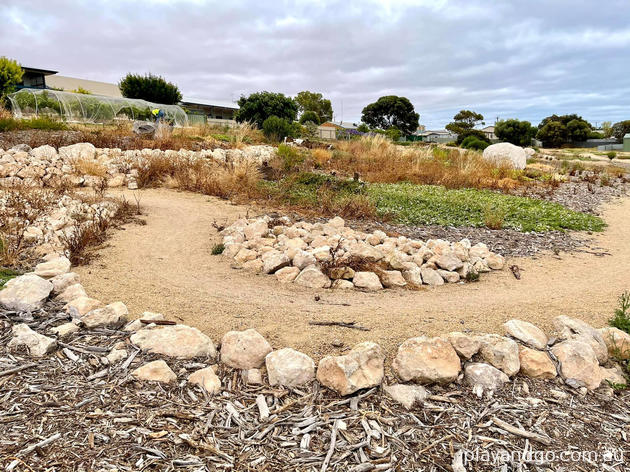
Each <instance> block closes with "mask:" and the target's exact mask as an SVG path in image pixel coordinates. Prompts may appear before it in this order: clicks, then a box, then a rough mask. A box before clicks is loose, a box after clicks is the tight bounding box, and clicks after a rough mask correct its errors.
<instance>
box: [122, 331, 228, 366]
mask: <svg viewBox="0 0 630 472" xmlns="http://www.w3.org/2000/svg"><path fill="white" fill-rule="evenodd" d="M130 339H131V342H132V343H133V344H135V345H136V346H138V347H139V348H140V349H142V350H143V351H146V352H153V353H156V354H162V355H164V356H169V357H177V358H182V359H191V358H193V357H211V358H214V357H216V349H215V347H214V343H213V342H212V339H210V338H209V337H208V336H206V335H205V334H203V333H202V332H201V331H199V330H198V329H197V328H192V327H190V326H186V325H173V326H155V327H154V328H145V329H141V330H139V331H137V332H136V333H134V334H132V335H131V338H130Z"/></svg>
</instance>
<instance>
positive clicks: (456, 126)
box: [446, 110, 490, 144]
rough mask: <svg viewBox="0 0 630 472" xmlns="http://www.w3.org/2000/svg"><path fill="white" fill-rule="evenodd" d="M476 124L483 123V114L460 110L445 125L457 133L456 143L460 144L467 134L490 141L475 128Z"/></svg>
mask: <svg viewBox="0 0 630 472" xmlns="http://www.w3.org/2000/svg"><path fill="white" fill-rule="evenodd" d="M477 124H483V115H482V114H481V113H477V112H476V111H472V110H460V111H459V112H458V113H457V114H456V115H455V116H454V117H453V121H452V122H451V123H449V124H447V125H446V129H447V130H449V131H450V132H451V133H455V134H456V135H457V144H461V143H462V141H463V140H464V139H466V138H467V137H468V136H475V137H476V138H478V139H480V140H482V141H486V142H488V143H489V142H490V140H489V139H488V138H487V137H486V135H485V134H484V133H483V132H482V131H480V130H478V129H475V126H477Z"/></svg>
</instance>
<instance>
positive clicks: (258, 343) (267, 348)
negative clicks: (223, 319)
mask: <svg viewBox="0 0 630 472" xmlns="http://www.w3.org/2000/svg"><path fill="white" fill-rule="evenodd" d="M270 352H271V345H270V344H269V343H268V342H267V340H266V339H265V338H264V337H263V336H262V335H261V334H260V333H259V332H258V331H256V330H255V329H246V330H245V331H228V332H227V333H225V335H224V336H223V339H222V340H221V362H223V363H224V364H225V365H227V366H229V367H232V368H234V369H258V368H259V367H261V366H262V365H263V363H264V362H265V357H266V356H267V354H269V353H270Z"/></svg>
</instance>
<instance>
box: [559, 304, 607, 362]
mask: <svg viewBox="0 0 630 472" xmlns="http://www.w3.org/2000/svg"><path fill="white" fill-rule="evenodd" d="M553 325H554V327H555V328H556V330H558V333H559V334H560V336H561V337H562V338H564V339H579V340H582V341H584V342H586V343H587V344H589V345H590V346H591V348H592V349H593V352H595V355H596V356H597V359H598V360H599V363H600V364H603V363H604V362H606V361H607V360H608V347H607V346H606V343H605V342H604V338H603V337H602V334H601V333H600V332H599V331H597V330H596V329H595V328H593V327H592V326H591V325H589V324H588V323H585V322H584V321H582V320H577V319H575V318H570V317H568V316H565V315H561V316H557V317H556V318H554V320H553Z"/></svg>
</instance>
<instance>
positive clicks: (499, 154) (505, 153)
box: [483, 143, 527, 169]
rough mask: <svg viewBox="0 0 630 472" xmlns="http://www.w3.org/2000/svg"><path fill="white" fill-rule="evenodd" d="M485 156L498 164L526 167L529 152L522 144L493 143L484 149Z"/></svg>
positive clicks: (519, 167) (513, 167) (517, 167)
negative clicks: (527, 152) (526, 151)
mask: <svg viewBox="0 0 630 472" xmlns="http://www.w3.org/2000/svg"><path fill="white" fill-rule="evenodd" d="M483 158H484V159H485V160H486V161H488V162H491V163H492V164H494V165H496V166H508V167H510V168H512V169H525V166H526V165H527V154H526V153H525V151H524V150H523V148H522V147H520V146H515V145H514V144H510V143H497V144H491V145H490V146H488V147H487V148H486V149H484V151H483Z"/></svg>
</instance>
